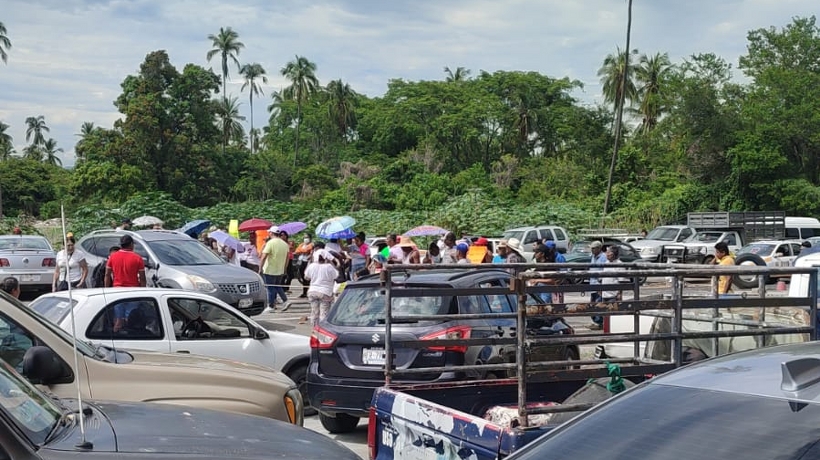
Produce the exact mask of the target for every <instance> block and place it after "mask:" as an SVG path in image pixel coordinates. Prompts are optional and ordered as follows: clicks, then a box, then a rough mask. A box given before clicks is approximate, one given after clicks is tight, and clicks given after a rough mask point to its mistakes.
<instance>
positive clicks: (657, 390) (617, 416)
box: [507, 342, 820, 460]
mask: <svg viewBox="0 0 820 460" xmlns="http://www.w3.org/2000/svg"><path fill="white" fill-rule="evenodd" d="M818 376H820V344H818V343H817V342H806V343H800V344H790V345H783V346H778V347H769V348H761V349H757V350H752V351H748V352H742V353H736V354H732V355H725V356H722V357H719V358H714V359H710V360H707V361H702V362H700V363H695V364H691V365H689V366H686V367H683V368H681V369H678V370H675V371H672V372H669V373H666V374H663V375H661V376H659V377H655V378H652V379H650V380H648V381H646V382H644V383H643V384H641V385H638V386H636V387H634V388H632V389H630V390H627V391H625V392H624V393H622V394H619V395H618V396H616V397H614V398H612V399H610V400H609V401H608V402H605V403H602V404H601V405H599V406H597V407H595V408H593V409H591V410H589V411H587V412H585V413H583V414H582V415H580V416H578V417H576V418H574V419H572V420H570V421H568V422H567V423H564V424H563V425H561V426H559V427H558V428H555V429H554V430H552V431H550V432H548V433H547V434H545V435H543V436H542V437H540V438H538V439H537V440H535V441H533V442H532V443H530V444H528V445H527V446H526V447H525V448H524V449H522V450H520V451H518V452H516V453H515V454H513V455H512V456H510V457H507V458H508V459H509V460H535V459H544V458H549V459H572V460H575V459H589V460H594V459H602V460H603V459H606V460H609V459H633V458H640V459H646V460H672V459H679V458H687V459H706V458H708V459H726V458H732V459H743V460H764V459H765V460H769V459H781V460H799V459H800V460H806V459H817V458H820V429H818V426H820V397H819V396H818V395H820V383H818V382H820V379H818Z"/></svg>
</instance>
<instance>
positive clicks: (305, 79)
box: [280, 55, 319, 169]
mask: <svg viewBox="0 0 820 460" xmlns="http://www.w3.org/2000/svg"><path fill="white" fill-rule="evenodd" d="M280 72H281V74H282V76H283V77H285V78H287V79H288V80H290V86H288V87H287V88H285V89H284V91H282V97H283V98H284V99H285V100H293V101H296V147H295V149H294V152H293V168H294V169H296V159H297V158H298V157H299V126H300V125H301V124H302V104H303V103H304V102H305V101H306V100H307V98H308V96H310V95H311V94H313V93H315V92H316V89H317V88H318V87H319V79H318V78H316V64H314V63H313V62H310V61H309V60H308V59H307V58H306V57H304V56H298V55H297V56H296V59H295V60H293V61H290V62H288V63H287V64H286V65H285V66H284V67H282V70H281V71H280Z"/></svg>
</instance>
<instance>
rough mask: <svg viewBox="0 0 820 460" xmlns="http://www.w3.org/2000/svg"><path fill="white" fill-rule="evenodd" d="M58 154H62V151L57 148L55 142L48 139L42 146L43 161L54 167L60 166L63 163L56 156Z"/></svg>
mask: <svg viewBox="0 0 820 460" xmlns="http://www.w3.org/2000/svg"><path fill="white" fill-rule="evenodd" d="M58 153H63V149H62V148H59V147H57V141H55V140H54V139H49V140H47V141H45V143H44V144H43V161H44V162H46V163H48V164H50V165H54V166H62V165H63V162H62V160H60V158H59V157H58V156H57V154H58Z"/></svg>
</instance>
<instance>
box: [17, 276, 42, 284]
mask: <svg viewBox="0 0 820 460" xmlns="http://www.w3.org/2000/svg"><path fill="white" fill-rule="evenodd" d="M34 281H40V275H20V282H23V283H31V282H34Z"/></svg>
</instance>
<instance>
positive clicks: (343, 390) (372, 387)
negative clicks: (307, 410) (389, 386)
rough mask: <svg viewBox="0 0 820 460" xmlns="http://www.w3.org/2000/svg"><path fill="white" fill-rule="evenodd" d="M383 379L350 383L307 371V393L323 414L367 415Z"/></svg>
mask: <svg viewBox="0 0 820 460" xmlns="http://www.w3.org/2000/svg"><path fill="white" fill-rule="evenodd" d="M383 385H384V382H383V381H378V382H377V381H373V382H367V383H364V382H361V381H359V383H357V384H350V383H348V382H343V381H340V380H338V379H335V380H328V379H324V378H322V377H320V376H317V375H316V374H315V373H313V372H311V371H308V375H307V393H308V400H309V401H310V404H311V406H313V407H314V408H316V410H318V411H319V412H322V413H325V414H348V415H352V416H354V417H367V416H368V414H369V411H370V402H371V400H372V399H373V392H374V391H376V388H379V387H381V386H383Z"/></svg>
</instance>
